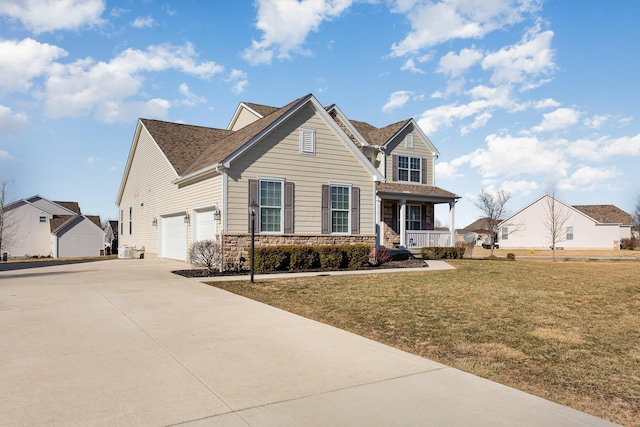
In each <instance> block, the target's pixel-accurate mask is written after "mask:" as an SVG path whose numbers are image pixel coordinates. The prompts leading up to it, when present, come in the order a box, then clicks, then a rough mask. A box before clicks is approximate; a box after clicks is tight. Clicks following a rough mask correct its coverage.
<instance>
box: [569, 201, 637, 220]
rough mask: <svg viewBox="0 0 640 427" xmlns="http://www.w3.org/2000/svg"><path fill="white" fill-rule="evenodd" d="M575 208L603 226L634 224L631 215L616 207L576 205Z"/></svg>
mask: <svg viewBox="0 0 640 427" xmlns="http://www.w3.org/2000/svg"><path fill="white" fill-rule="evenodd" d="M573 208H574V209H577V210H579V211H580V212H582V213H583V214H585V215H587V216H589V217H591V218H593V219H595V220H596V221H598V222H599V223H601V224H622V225H631V224H633V219H632V218H631V215H629V214H628V213H626V212H625V211H623V210H622V209H620V208H618V207H617V206H614V205H574V206H573Z"/></svg>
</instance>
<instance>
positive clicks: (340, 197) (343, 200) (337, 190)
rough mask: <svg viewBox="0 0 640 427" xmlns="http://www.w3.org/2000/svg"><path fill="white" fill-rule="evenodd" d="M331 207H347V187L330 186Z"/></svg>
mask: <svg viewBox="0 0 640 427" xmlns="http://www.w3.org/2000/svg"><path fill="white" fill-rule="evenodd" d="M331 209H346V210H348V209H349V187H331Z"/></svg>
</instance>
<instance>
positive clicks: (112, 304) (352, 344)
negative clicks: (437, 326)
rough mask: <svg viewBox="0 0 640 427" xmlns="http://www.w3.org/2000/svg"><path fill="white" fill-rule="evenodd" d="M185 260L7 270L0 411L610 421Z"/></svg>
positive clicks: (391, 422) (144, 421)
mask: <svg viewBox="0 0 640 427" xmlns="http://www.w3.org/2000/svg"><path fill="white" fill-rule="evenodd" d="M184 266H185V265H184V264H183V263H178V262H172V261H166V260H109V261H99V262H93V263H84V264H73V265H63V266H56V267H43V268H35V269H27V270H14V271H4V272H0V337H1V340H0V424H1V425H3V426H5V425H6V426H17V425H29V426H32V425H60V426H62V425H64V426H87V425H92V426H95V425H97V426H117V425H129V426H130V425H136V426H145V425H148V426H165V425H186V426H190V427H201V426H216V427H217V426H221V427H222V426H231V427H233V426H243V427H246V426H328V425H331V426H411V425H414V426H425V425H427V426H428V425H433V426H443V425H447V426H463V425H464V426H467V425H473V426H499V425H503V426H513V425H521V426H549V425H556V426H557V425H562V426H585V425H587V426H600V425H611V424H609V423H607V422H605V421H603V420H601V419H598V418H595V417H592V416H589V415H586V414H584V413H582V412H579V411H575V410H573V409H570V408H567V407H564V406H561V405H557V404H555V403H552V402H549V401H546V400H543V399H540V398H537V397H534V396H531V395H528V394H526V393H522V392H520V391H517V390H514V389H512V388H509V387H505V386H502V385H499V384H496V383H493V382H491V381H487V380H484V379H481V378H478V377H475V376H473V375H469V374H466V373H464V372H461V371H458V370H456V369H452V368H448V367H446V366H443V365H441V364H438V363H435V362H432V361H430V360H427V359H424V358H421V357H417V356H413V355H411V354H408V353H405V352H402V351H399V350H396V349H393V348H390V347H387V346H385V345H382V344H379V343H376V342H373V341H370V340H367V339H364V338H362V337H359V336H357V335H353V334H351V333H348V332H345V331H342V330H339V329H336V328H333V327H330V326H327V325H325V324H321V323H318V322H314V321H311V320H308V319H304V318H302V317H299V316H296V315H293V314H290V313H287V312H284V311H282V310H278V309H276V308H273V307H270V306H267V305H264V304H260V303H257V302H254V301H251V300H249V299H246V298H243V297H240V296H237V295H233V294H231V293H228V292H225V291H222V290H219V289H217V288H214V287H210V286H207V285H204V284H201V283H199V282H198V281H196V280H193V279H185V278H182V277H180V276H176V275H173V274H171V273H170V271H171V270H174V269H180V268H184ZM425 270H427V269H425ZM425 274H429V273H428V272H425Z"/></svg>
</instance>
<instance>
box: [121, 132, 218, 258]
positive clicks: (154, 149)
mask: <svg viewBox="0 0 640 427" xmlns="http://www.w3.org/2000/svg"><path fill="white" fill-rule="evenodd" d="M176 178H177V175H176V173H175V171H174V170H173V168H172V167H171V165H170V164H169V162H168V160H167V159H166V157H165V156H164V154H163V153H162V151H161V150H160V148H159V147H158V146H157V145H156V143H155V142H154V141H153V139H152V137H151V135H149V133H148V132H147V130H146V129H145V128H144V127H143V128H142V130H141V132H140V137H139V139H138V144H137V146H136V148H135V152H134V154H133V161H132V163H131V169H130V171H129V176H128V177H127V182H126V185H125V188H124V191H123V196H122V201H121V204H120V207H119V209H121V210H123V223H124V227H123V233H122V234H120V236H119V240H118V244H119V245H121V246H122V245H128V246H136V247H140V246H144V247H145V250H146V252H148V253H151V254H157V253H158V228H159V225H160V220H159V219H160V216H161V215H165V214H170V213H174V212H189V215H193V212H192V208H194V207H203V206H209V205H213V204H216V205H217V206H218V207H220V208H221V206H222V184H221V183H222V181H221V176H220V175H217V176H214V177H210V178H207V179H205V180H203V181H200V182H197V183H195V184H191V185H188V186H185V187H182V188H178V186H177V185H176V184H173V183H172V181H174V180H175V179H176ZM130 206H131V207H132V208H133V234H131V235H130V234H129V207H130ZM154 217H155V218H158V225H157V226H153V225H152V220H153V218H154ZM192 226H193V224H189V226H188V227H187V228H188V229H187V235H188V238H187V239H188V240H187V243H188V244H190V243H191V239H192V236H193V233H192Z"/></svg>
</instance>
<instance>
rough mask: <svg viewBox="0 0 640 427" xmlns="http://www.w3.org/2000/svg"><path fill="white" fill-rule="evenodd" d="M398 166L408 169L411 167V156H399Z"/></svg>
mask: <svg viewBox="0 0 640 427" xmlns="http://www.w3.org/2000/svg"><path fill="white" fill-rule="evenodd" d="M398 167H399V168H404V169H407V168H408V167H409V158H408V157H407V156H398Z"/></svg>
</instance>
